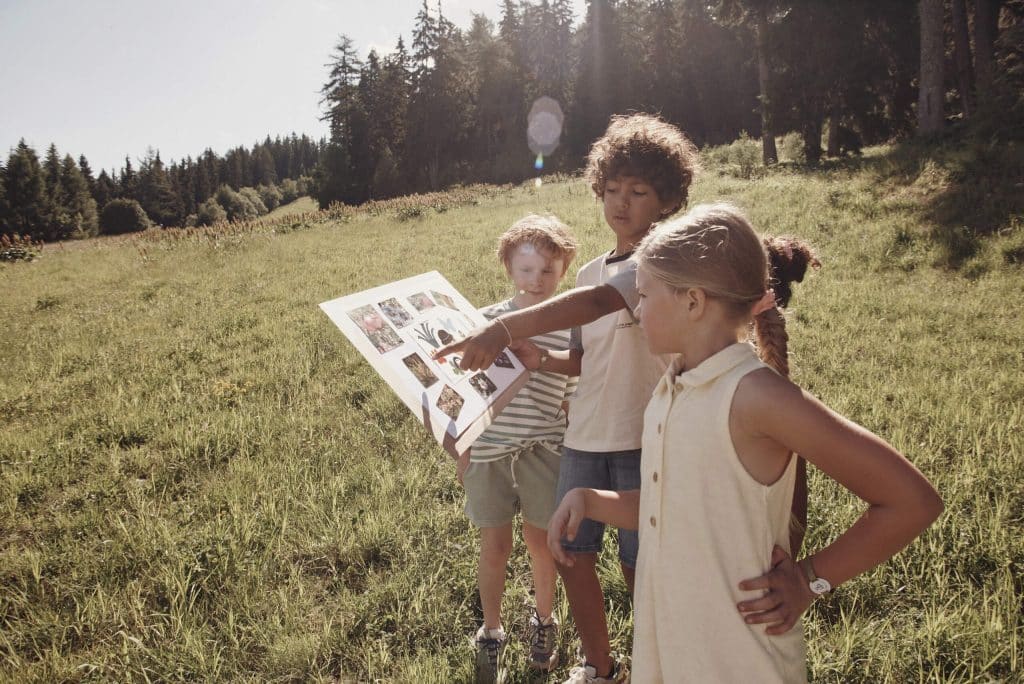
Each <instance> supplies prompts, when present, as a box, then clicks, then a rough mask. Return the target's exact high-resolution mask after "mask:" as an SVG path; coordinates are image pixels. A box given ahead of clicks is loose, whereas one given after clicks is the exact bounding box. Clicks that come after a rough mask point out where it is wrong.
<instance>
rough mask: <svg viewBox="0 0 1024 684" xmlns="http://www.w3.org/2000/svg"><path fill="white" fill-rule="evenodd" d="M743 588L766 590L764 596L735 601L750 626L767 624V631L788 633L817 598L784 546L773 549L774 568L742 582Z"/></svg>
mask: <svg viewBox="0 0 1024 684" xmlns="http://www.w3.org/2000/svg"><path fill="white" fill-rule="evenodd" d="M740 589H742V590H744V591H756V590H758V589H764V590H766V591H765V594H764V596H762V597H761V598H757V599H751V600H749V601H741V602H740V603H738V604H736V607H737V608H738V609H739V611H740V613H743V615H744V617H743V619H744V621H745V622H746V623H747V624H749V625H755V624H767V625H768V628H767V629H765V633H766V634H772V635H777V634H785V633H786V632H788V631H789V630H790V629H792V628H793V626H794V625H795V624H796V621H797V620H798V619H799V618H800V616H801V615H803V613H804V611H805V610H807V606H809V605H811V603H812V602H813V601H814V599H815V595H814V593H813V592H811V589H810V586H809V584H808V580H807V576H806V575H805V574H804V571H803V569H801V568H800V566H799V565H797V564H796V563H795V562H794V561H793V559H792V558H790V557H789V554H788V553H786V552H785V551H784V550H783V549H782V547H781V546H776V547H775V548H774V549H773V550H772V569H771V570H769V571H768V572H766V573H765V574H763V575H761V576H760V577H755V578H753V579H748V580H743V581H742V582H740Z"/></svg>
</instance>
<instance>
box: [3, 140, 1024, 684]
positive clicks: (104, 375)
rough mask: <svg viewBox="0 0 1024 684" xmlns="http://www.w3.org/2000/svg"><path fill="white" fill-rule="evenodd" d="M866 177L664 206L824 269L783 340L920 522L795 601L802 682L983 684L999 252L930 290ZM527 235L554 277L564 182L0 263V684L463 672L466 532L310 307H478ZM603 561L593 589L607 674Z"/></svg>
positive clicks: (577, 201) (1021, 334)
mask: <svg viewBox="0 0 1024 684" xmlns="http://www.w3.org/2000/svg"><path fill="white" fill-rule="evenodd" d="M899 154H900V153H898V152H894V151H892V150H889V149H879V148H876V149H869V150H867V151H866V155H865V159H864V160H863V161H862V162H858V163H856V164H838V165H835V166H834V167H832V168H824V169H819V170H817V171H814V172H809V173H804V172H799V171H797V170H794V169H792V168H787V169H779V170H774V171H766V172H763V173H761V174H759V175H760V177H759V178H758V179H757V180H756V181H750V180H746V179H743V178H737V177H735V175H734V174H733V173H731V172H729V171H728V170H721V173H720V172H719V171H720V169H718V168H717V167H715V166H712V167H711V168H710V169H709V170H708V172H707V173H705V174H704V175H703V176H702V178H701V179H700V180H699V182H698V183H697V185H696V187H695V188H694V191H693V201H694V202H700V201H707V200H711V199H730V200H732V201H735V202H736V203H738V204H739V205H741V206H743V207H745V208H746V209H747V210H748V211H749V213H750V214H751V217H752V218H753V220H754V222H755V225H757V226H759V227H760V228H761V229H763V230H765V231H769V232H775V233H783V232H786V233H793V234H797V235H800V236H802V237H805V238H807V239H809V240H811V241H813V242H814V243H815V244H816V245H817V246H818V248H819V250H820V252H821V255H822V260H823V261H824V264H825V266H824V268H823V269H822V270H821V271H820V273H818V274H817V275H815V276H813V277H812V278H810V280H809V281H808V282H806V283H805V284H803V285H802V286H800V287H799V289H798V291H797V295H796V297H795V301H794V306H793V309H792V312H791V314H790V317H789V321H790V333H791V337H792V350H793V357H794V358H793V366H794V377H795V379H796V380H797V382H799V383H801V384H802V385H804V386H805V387H807V388H808V389H809V390H811V391H812V392H814V393H816V394H818V395H819V396H821V397H822V398H823V399H824V400H825V401H826V402H827V403H828V404H830V405H832V406H833V407H835V408H837V409H838V410H839V411H841V412H842V413H844V414H846V415H848V416H849V417H851V418H852V419H854V420H856V421H858V422H860V423H863V424H864V425H866V426H867V427H868V428H870V429H872V430H874V431H876V432H878V433H880V434H881V435H883V436H885V437H886V438H887V439H889V440H890V441H892V442H893V443H894V444H895V446H896V447H897V448H899V449H900V450H902V451H903V452H904V453H906V454H907V456H908V457H909V458H910V459H911V460H912V461H913V462H914V463H916V464H917V465H918V466H919V467H920V468H921V469H922V470H923V471H924V472H925V473H926V475H927V476H928V477H929V478H930V479H931V480H932V481H933V482H934V483H935V484H936V486H937V487H938V488H939V490H940V491H941V493H942V494H943V496H944V498H945V500H946V504H947V511H946V513H945V514H944V516H943V517H942V518H941V519H940V521H939V522H938V523H936V525H935V526H934V527H933V528H932V529H930V530H929V531H928V532H927V533H926V534H925V535H924V536H923V537H922V538H921V539H920V540H918V541H917V542H915V543H914V544H913V545H912V546H911V547H910V548H909V549H908V550H906V551H905V552H903V553H902V554H900V555H899V556H897V557H896V558H895V559H893V560H892V561H890V562H889V563H886V564H885V565H883V566H882V567H880V568H878V569H876V570H875V571H872V572H870V573H868V574H866V575H865V576H863V577H860V578H858V579H856V580H854V581H852V582H850V583H849V584H848V585H844V586H843V587H841V588H840V590H839V591H837V592H836V594H835V596H834V597H833V598H831V599H829V600H828V601H825V602H821V603H819V604H816V605H815V606H814V607H813V608H812V610H811V612H810V613H809V615H808V617H807V620H806V624H805V632H806V635H807V642H808V649H809V667H810V670H811V675H812V677H813V678H814V679H815V680H817V681H843V682H846V681H864V682H879V681H894V682H905V681H922V682H925V681H927V682H940V681H941V682H946V681H962V682H968V681H1013V680H1016V679H1018V678H1019V677H1020V672H1021V671H1022V663H1021V658H1022V652H1021V649H1022V646H1024V644H1022V638H1021V637H1022V631H1024V629H1022V623H1021V608H1022V603H1021V597H1022V592H1024V586H1022V580H1021V578H1022V577H1024V529H1022V528H1024V462H1022V461H1024V437H1022V413H1024V408H1022V407H1024V373H1022V372H1021V369H1022V368H1024V351H1022V346H1021V344H1020V340H1021V339H1024V325H1022V323H1021V317H1020V311H1021V309H1020V303H1019V300H1020V288H1021V282H1022V274H1021V271H1020V266H1019V261H1016V262H1015V261H1013V260H1012V259H1010V258H1007V257H1006V255H1007V254H1010V253H1012V250H1013V249H1014V245H1020V244H1021V242H1020V240H1021V228H1020V225H1021V224H1020V222H1019V221H1017V222H1016V223H1014V222H1012V221H1011V222H1010V223H1009V224H1007V226H1001V227H999V229H998V230H996V231H995V234H992V235H987V236H984V237H983V238H980V239H979V240H978V245H977V249H976V250H975V251H974V253H973V254H972V255H971V256H970V257H969V258H968V259H967V260H966V261H964V262H963V263H962V264H961V267H960V268H959V269H950V268H949V266H948V262H947V261H946V260H945V259H944V257H943V254H944V251H943V250H945V249H946V247H944V246H943V244H942V243H941V240H939V239H937V238H936V237H935V236H936V230H937V229H938V228H937V226H936V224H935V223H933V222H932V221H931V220H930V219H929V216H930V213H929V212H930V211H931V206H932V205H931V202H932V200H934V198H935V194H936V193H937V192H941V190H937V189H936V188H934V187H931V186H929V185H928V184H929V183H930V182H931V181H929V179H928V178H927V176H926V174H927V173H930V172H929V171H928V170H927V169H928V163H927V161H925V160H922V159H919V160H917V161H915V162H913V163H912V162H911V160H909V159H903V158H900V157H899V156H898V155H899ZM907 154H909V153H907ZM933 163H934V162H933ZM910 168H916V169H918V172H917V173H916V175H915V174H914V173H909V172H908V173H906V174H904V173H903V171H904V170H906V169H910ZM893 169H898V170H899V171H900V172H899V173H896V172H894V171H893ZM532 211H551V212H553V213H555V214H557V215H558V216H560V217H561V218H562V219H563V220H565V221H566V222H567V223H569V224H570V225H571V226H572V227H573V228H574V230H575V231H576V233H577V234H578V236H579V237H580V241H581V256H582V258H583V259H586V258H589V257H592V256H595V255H597V254H598V253H599V252H600V251H602V250H604V249H606V248H607V247H608V246H609V245H610V243H611V241H610V235H609V233H608V231H607V228H606V227H605V225H604V221H603V218H602V216H601V211H600V208H599V206H598V205H597V204H595V203H594V202H593V200H592V199H591V198H590V197H589V193H588V191H587V189H586V188H585V186H584V184H583V183H582V182H580V181H578V180H572V179H563V180H561V181H559V182H557V183H547V184H545V185H543V186H542V187H540V188H539V189H537V188H534V187H532V186H524V187H518V188H504V189H500V190H499V189H490V190H485V189H481V188H477V189H467V190H462V191H458V192H456V193H453V194H452V195H450V196H449V195H443V194H441V195H437V196H433V197H431V198H429V199H422V198H421V199H416V198H409V199H403V200H401V201H398V202H394V203H392V204H390V205H386V206H385V205H383V204H377V205H373V206H371V207H367V208H365V209H364V210H355V209H351V208H343V209H340V210H338V211H337V213H336V214H322V213H311V214H309V215H302V216H300V217H295V216H288V217H282V219H281V222H280V223H277V224H274V225H270V226H267V225H265V224H261V225H260V226H257V225H251V226H242V227H236V228H233V229H232V228H222V229H213V230H207V231H205V232H204V231H191V232H188V231H183V232H181V233H177V234H176V233H159V234H153V235H150V236H148V237H140V238H137V239H133V240H124V241H118V242H114V243H109V244H101V245H100V246H98V247H95V248H84V249H67V250H61V249H59V248H54V247H52V246H49V247H46V248H45V249H44V250H43V252H42V257H41V258H39V259H37V260H35V261H33V262H30V263H25V262H20V263H15V264H4V265H0V286H2V287H3V291H4V293H5V297H4V298H3V299H2V301H0V316H2V317H3V320H4V326H3V328H2V329H0V368H2V373H0V416H2V420H0V621H2V622H0V679H10V680H17V681H40V682H43V681H46V682H49V681H150V680H173V681H193V680H214V681H219V680H243V681H325V682H327V681H332V682H364V681H464V680H466V679H468V678H470V676H471V671H472V652H471V649H470V647H469V644H468V638H469V635H470V634H471V633H472V631H473V630H474V629H475V626H476V624H477V622H478V620H479V619H480V609H479V602H478V599H477V597H476V594H475V581H474V572H475V571H474V568H475V557H476V553H477V539H476V534H475V533H474V531H473V530H472V529H471V528H470V526H469V524H468V522H467V521H466V520H465V518H464V516H463V515H462V511H461V508H462V494H461V491H460V489H459V487H458V485H457V483H456V482H455V479H454V475H453V468H452V464H451V462H450V459H449V458H448V457H447V456H446V455H445V454H444V453H443V452H442V451H441V450H440V449H439V448H438V447H437V446H435V444H434V443H433V442H432V440H431V439H430V438H428V436H427V434H426V432H425V431H424V430H423V429H422V428H421V427H420V426H419V425H418V424H417V422H416V421H415V420H414V419H413V418H412V417H411V415H409V413H408V411H407V410H406V408H405V407H404V405H402V404H401V403H400V402H399V401H398V400H397V399H395V397H393V396H392V395H391V394H390V393H389V391H388V390H387V388H386V387H385V386H384V384H383V383H382V382H381V381H380V380H379V379H378V378H377V377H376V376H375V374H374V373H373V372H372V371H371V370H370V369H369V367H368V366H367V364H365V363H364V362H362V360H361V358H360V356H359V355H358V353H357V352H355V351H354V350H353V349H352V348H351V347H350V346H349V345H348V344H347V343H346V342H345V340H344V338H343V336H342V335H341V334H340V333H338V332H337V331H336V330H335V329H334V328H333V326H332V325H331V324H330V322H329V321H328V320H327V319H326V318H325V317H324V316H323V315H322V314H321V313H320V312H319V310H318V308H317V306H316V304H317V303H318V302H321V301H324V300H326V299H329V298H332V297H336V296H338V295H341V294H344V293H348V292H352V291H356V290H359V289H364V288H366V287H369V286H372V285H378V284H382V283H385V282H389V281H391V280H395V279H398V278H401V277H405V276H410V275H414V274H417V273H420V272H423V271H427V270H432V269H438V270H440V271H441V272H443V273H444V274H445V275H446V276H447V277H448V278H449V279H450V280H451V281H452V282H453V283H454V284H455V285H456V287H458V288H460V289H461V290H462V291H463V292H464V293H465V294H466V295H467V297H469V299H470V300H471V301H473V302H475V303H478V304H480V305H483V304H486V303H490V302H492V301H496V300H498V299H500V298H502V297H505V296H507V295H508V292H509V287H508V284H507V282H506V279H505V277H504V275H503V273H502V271H501V268H500V267H499V265H498V264H497V262H496V259H495V256H494V248H495V238H496V237H497V235H498V234H499V233H500V232H501V231H503V230H504V229H505V228H506V227H507V226H509V225H510V224H511V223H512V222H513V221H514V220H515V219H517V218H519V217H521V216H522V215H523V214H525V213H527V212H532ZM300 228H301V230H300ZM581 263H582V262H581ZM571 277H572V274H570V277H569V279H567V280H570V281H571ZM810 505H811V513H810V532H809V537H808V542H807V543H808V547H809V548H812V549H813V548H815V547H817V546H819V545H821V544H824V543H827V541H828V540H829V539H831V538H833V537H834V536H835V534H837V533H838V532H839V531H840V530H842V529H843V528H844V527H845V526H847V525H849V524H850V523H851V522H852V521H853V520H854V519H855V517H856V516H857V515H858V513H859V511H860V510H861V508H862V507H861V505H860V504H859V503H858V502H857V501H856V500H854V499H853V498H852V497H850V496H849V495H847V494H846V493H845V492H844V491H842V490H841V489H840V488H837V487H836V486H835V485H833V484H832V483H831V482H829V481H827V480H826V479H825V478H823V477H820V476H819V475H818V474H817V473H812V480H811V501H810ZM615 565H616V563H615V560H614V558H613V557H612V556H610V555H606V557H605V558H603V560H602V566H601V572H602V576H603V578H604V581H605V585H606V587H607V588H608V597H607V600H608V608H609V614H610V618H611V625H612V630H613V638H614V647H615V648H616V649H617V650H619V651H620V652H623V653H628V651H629V643H630V638H631V632H630V630H631V623H630V618H629V615H630V612H629V601H628V595H627V592H626V590H625V587H624V585H623V584H622V581H621V578H620V577H619V576H618V574H617V569H616V568H615ZM527 573H528V563H527V559H526V555H525V551H524V550H523V549H522V548H521V547H520V548H518V549H517V550H516V553H515V554H514V556H513V560H512V563H511V570H510V573H509V591H508V592H507V593H506V598H505V606H504V608H505V614H506V616H507V617H508V621H509V623H510V624H508V625H507V627H509V628H510V631H511V632H512V634H513V638H512V640H511V641H510V644H509V647H508V649H507V651H506V656H505V662H506V664H507V666H508V668H509V678H510V681H527V680H528V679H529V678H530V675H529V674H528V672H527V669H526V668H525V666H524V662H525V654H526V646H525V644H524V640H523V638H522V637H523V636H524V634H525V631H526V612H525V608H524V604H525V603H526V602H527V601H528V599H529V596H528V586H529V581H528V576H527ZM558 609H559V611H560V614H561V616H562V618H563V622H564V623H565V624H566V629H564V630H563V634H562V638H561V641H562V644H561V645H562V650H563V654H565V655H568V654H571V652H572V651H573V649H574V648H575V643H576V642H575V638H574V635H573V632H572V629H571V620H569V618H568V614H567V610H566V606H565V603H564V600H561V601H560V603H559V608H558ZM724 609H729V608H724ZM565 659H566V660H568V658H565ZM682 665H683V666H685V664H682ZM559 674H564V669H563V670H562V671H560V673H559Z"/></svg>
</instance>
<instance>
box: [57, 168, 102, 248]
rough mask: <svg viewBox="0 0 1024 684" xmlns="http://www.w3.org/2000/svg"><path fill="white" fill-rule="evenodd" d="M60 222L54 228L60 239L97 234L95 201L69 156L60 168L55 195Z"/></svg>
mask: <svg viewBox="0 0 1024 684" xmlns="http://www.w3.org/2000/svg"><path fill="white" fill-rule="evenodd" d="M57 195H58V198H59V199H58V204H59V206H60V214H59V215H60V216H61V217H62V221H61V222H60V223H59V224H58V225H57V226H56V228H55V229H56V231H57V233H58V234H59V235H60V237H61V238H67V237H89V236H92V235H96V234H97V233H98V232H99V215H98V213H97V211H96V200H94V199H93V198H92V193H91V192H89V185H88V183H86V181H85V176H83V175H82V171H81V169H80V168H79V166H78V164H77V163H76V162H75V160H74V159H73V158H72V157H71V155H70V154H68V155H65V156H64V160H63V162H61V167H60V189H59V191H58V193H57Z"/></svg>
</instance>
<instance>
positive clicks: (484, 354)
mask: <svg viewBox="0 0 1024 684" xmlns="http://www.w3.org/2000/svg"><path fill="white" fill-rule="evenodd" d="M511 341H512V340H510V339H509V334H508V332H507V331H506V330H505V327H504V326H503V325H502V324H501V323H499V322H498V321H497V320H494V321H491V322H490V323H489V324H487V325H485V326H483V327H480V328H476V329H475V330H472V331H471V332H470V333H469V335H467V336H466V337H464V338H463V339H461V340H457V341H455V342H452V343H451V344H446V345H445V346H443V347H440V348H439V349H438V350H437V351H435V352H434V353H433V358H434V359H435V360H436V359H440V358H441V357H443V356H448V355H449V354H455V353H459V352H461V353H462V361H461V362H460V363H459V367H460V368H462V370H482V369H484V368H490V366H491V364H493V363H494V359H496V358H498V354H500V353H501V351H502V350H503V349H504V348H505V346H506V345H507V344H509V343H510V342H511Z"/></svg>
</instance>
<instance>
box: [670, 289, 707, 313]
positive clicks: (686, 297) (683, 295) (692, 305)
mask: <svg viewBox="0 0 1024 684" xmlns="http://www.w3.org/2000/svg"><path fill="white" fill-rule="evenodd" d="M676 296H677V297H679V299H680V303H681V304H682V305H683V308H684V309H685V310H686V313H687V315H689V316H690V317H691V318H693V317H700V316H701V315H702V314H703V313H704V308H705V306H706V305H707V301H708V295H707V293H706V292H705V291H704V290H702V289H700V288H699V287H688V288H686V289H685V290H682V291H680V292H677V293H676Z"/></svg>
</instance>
